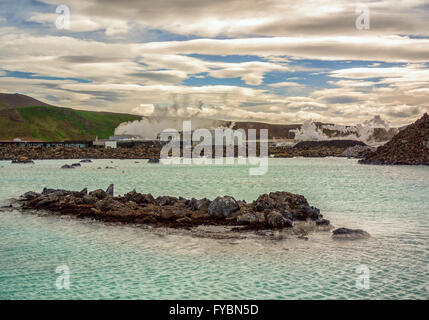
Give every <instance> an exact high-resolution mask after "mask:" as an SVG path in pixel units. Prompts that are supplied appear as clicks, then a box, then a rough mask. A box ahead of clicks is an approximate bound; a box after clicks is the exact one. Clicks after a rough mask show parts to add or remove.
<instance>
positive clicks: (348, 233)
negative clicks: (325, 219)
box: [332, 228, 370, 240]
mask: <svg viewBox="0 0 429 320" xmlns="http://www.w3.org/2000/svg"><path fill="white" fill-rule="evenodd" d="M369 237H370V235H369V233H368V232H366V231H364V230H361V229H347V228H338V229H335V230H334V231H332V238H333V239H351V240H354V239H367V238H369Z"/></svg>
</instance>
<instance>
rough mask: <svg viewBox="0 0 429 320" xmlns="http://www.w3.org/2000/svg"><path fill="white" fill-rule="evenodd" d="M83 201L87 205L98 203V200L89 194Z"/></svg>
mask: <svg viewBox="0 0 429 320" xmlns="http://www.w3.org/2000/svg"><path fill="white" fill-rule="evenodd" d="M82 201H83V203H85V204H94V203H96V202H97V201H98V198H97V197H95V196H93V195H90V194H87V195H85V196H83V198H82Z"/></svg>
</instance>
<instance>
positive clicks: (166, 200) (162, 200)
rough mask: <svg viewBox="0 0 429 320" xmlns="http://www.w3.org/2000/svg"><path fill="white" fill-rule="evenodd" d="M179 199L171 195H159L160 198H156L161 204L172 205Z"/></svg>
mask: <svg viewBox="0 0 429 320" xmlns="http://www.w3.org/2000/svg"><path fill="white" fill-rule="evenodd" d="M178 200H179V199H177V198H176V197H170V196H159V197H158V198H156V202H157V203H158V204H159V205H160V206H172V205H174V204H176V202H177V201H178Z"/></svg>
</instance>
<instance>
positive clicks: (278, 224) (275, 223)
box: [266, 210, 293, 228]
mask: <svg viewBox="0 0 429 320" xmlns="http://www.w3.org/2000/svg"><path fill="white" fill-rule="evenodd" d="M266 219H267V223H268V225H269V226H271V227H273V228H290V227H292V226H293V223H292V221H291V220H289V219H286V218H285V217H283V215H282V214H281V213H280V212H279V211H276V210H274V211H271V212H270V213H268V214H267V217H266Z"/></svg>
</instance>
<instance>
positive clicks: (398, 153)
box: [359, 113, 429, 165]
mask: <svg viewBox="0 0 429 320" xmlns="http://www.w3.org/2000/svg"><path fill="white" fill-rule="evenodd" d="M359 163H364V164H425V165H429V115H428V114H427V113H425V114H424V115H423V117H421V118H420V119H418V120H417V121H416V122H414V123H413V124H410V125H409V126H407V127H406V128H404V129H403V130H401V131H400V132H399V133H398V134H396V135H395V136H394V137H393V138H392V140H390V141H389V142H388V143H386V144H385V145H383V146H381V147H378V148H377V150H376V151H375V152H372V153H370V154H369V155H368V156H367V157H366V158H364V159H362V160H360V161H359Z"/></svg>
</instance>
